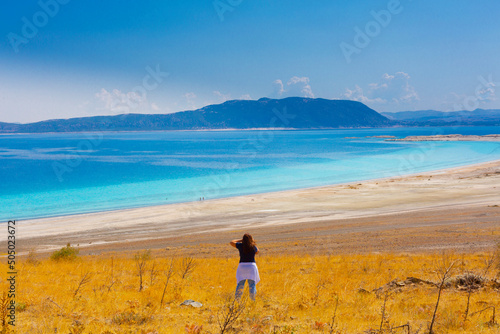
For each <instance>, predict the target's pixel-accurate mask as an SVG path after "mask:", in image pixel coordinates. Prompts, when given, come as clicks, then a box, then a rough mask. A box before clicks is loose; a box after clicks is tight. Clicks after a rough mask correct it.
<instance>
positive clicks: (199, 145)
mask: <svg viewBox="0 0 500 334" xmlns="http://www.w3.org/2000/svg"><path fill="white" fill-rule="evenodd" d="M451 133H460V134H478V135H484V134H494V133H500V132H499V129H498V127H453V128H452V127H450V128H390V129H362V130H314V131H259V130H255V131H194V132H193V131H186V132H169V131H166V132H128V133H123V132H122V133H105V132H104V133H71V134H29V135H4V136H0V163H1V164H0V184H1V188H0V203H1V206H0V221H6V220H8V219H16V220H20V219H28V218H39V217H47V216H58V215H66V214H76V213H84V212H95V211H104V210H113V209H120V208H131V207H140V206H150V205H158V204H168V203H178V202H188V201H196V200H199V198H200V197H205V199H213V198H220V197H229V196H237V195H244V194H255V193H261V192H269V191H277V190H286V189H296V188H303V187H312V186H321V185H327V184H336V183H344V182H352V181H359V180H367V179H374V178H380V177H388V176H394V175H404V174H411V173H417V172H422V171H428V170H436V169H442V168H448V167H455V166H461V165H466V164H472V163H478V162H484V161H490V160H496V159H500V143H493V142H414V143H404V142H387V141H384V139H379V138H367V137H369V136H377V135H392V136H396V137H404V136H408V135H431V134H451ZM345 137H359V138H356V139H346V138H345Z"/></svg>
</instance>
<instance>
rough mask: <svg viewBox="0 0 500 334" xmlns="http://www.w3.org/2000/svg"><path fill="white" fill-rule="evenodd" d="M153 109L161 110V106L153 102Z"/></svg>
mask: <svg viewBox="0 0 500 334" xmlns="http://www.w3.org/2000/svg"><path fill="white" fill-rule="evenodd" d="M151 109H152V110H154V111H159V110H160V107H158V105H157V104H156V103H151Z"/></svg>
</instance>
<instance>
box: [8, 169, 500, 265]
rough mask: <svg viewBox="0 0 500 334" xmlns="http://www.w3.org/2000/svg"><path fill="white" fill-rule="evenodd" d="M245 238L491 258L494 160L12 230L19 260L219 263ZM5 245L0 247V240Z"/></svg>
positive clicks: (498, 229) (304, 246)
mask: <svg viewBox="0 0 500 334" xmlns="http://www.w3.org/2000/svg"><path fill="white" fill-rule="evenodd" d="M244 231H249V232H250V233H252V234H254V236H255V237H256V239H257V240H258V241H259V244H260V245H261V247H263V249H264V250H265V251H267V252H269V253H279V252H280V249H281V248H280V247H274V246H275V245H277V244H279V243H282V242H287V243H291V244H293V245H294V248H293V249H294V251H297V252H308V253H318V252H321V253H330V252H335V253H338V252H349V253H351V252H354V253H363V252H389V251H390V252H411V251H419V252H425V251H435V250H436V249H456V250H460V251H478V250H486V249H490V248H491V247H493V246H494V245H495V242H496V241H498V240H499V239H500V161H494V162H488V163H483V164H477V165H471V166H466V167H459V168H452V169H447V170H440V171H434V172H426V173H418V174H414V175H409V176H400V177H392V178H386V179H379V180H371V181H365V182H359V183H350V184H343V185H333V186H325V187H317V188H308V189H300V190H291V191H281V192H274V193H265V194H259V195H249V196H240V197H232V198H226V199H216V200H206V201H202V202H193V203H183V204H172V205H163V206H155V207H147V208H137V209H127V210H119V211H110V212H101V213H91V214H82V215H73V216H63V217H55V218H45V219H37V220H27V221H19V222H18V223H17V240H18V251H19V252H21V253H23V252H24V253H26V252H27V251H30V250H32V251H37V252H42V253H43V252H47V251H51V250H53V249H58V248H60V247H62V246H64V245H66V244H67V243H71V244H72V245H78V246H79V247H80V249H81V253H82V254H98V253H102V252H118V251H120V252H121V251H125V252H127V251H135V250H137V249H147V248H150V249H160V250H162V251H163V252H170V253H172V252H174V253H175V252H184V253H186V252H187V253H192V254H193V255H198V256H202V255H203V253H200V251H199V249H197V248H196V246H197V245H199V244H210V245H212V250H213V248H215V249H219V247H220V252H221V253H222V254H224V253H225V252H226V249H227V242H228V240H230V239H234V238H236V237H239V236H240V234H242V233H243V232H244ZM2 244H3V246H5V240H3V241H2ZM3 246H2V247H3Z"/></svg>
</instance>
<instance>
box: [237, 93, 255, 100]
mask: <svg viewBox="0 0 500 334" xmlns="http://www.w3.org/2000/svg"><path fill="white" fill-rule="evenodd" d="M251 99H252V98H251V97H250V94H244V95H241V96H240V97H239V98H238V100H251Z"/></svg>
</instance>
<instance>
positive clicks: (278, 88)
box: [272, 79, 285, 97]
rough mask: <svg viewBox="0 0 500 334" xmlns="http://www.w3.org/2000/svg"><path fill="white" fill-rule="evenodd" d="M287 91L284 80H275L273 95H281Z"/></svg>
mask: <svg viewBox="0 0 500 334" xmlns="http://www.w3.org/2000/svg"><path fill="white" fill-rule="evenodd" d="M284 92H285V89H284V88H283V81H281V80H280V79H277V80H274V82H273V95H272V96H273V97H281V95H283V93H284Z"/></svg>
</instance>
